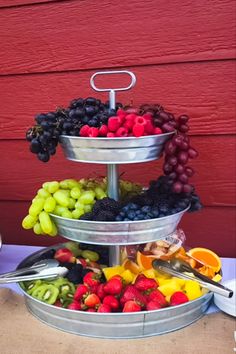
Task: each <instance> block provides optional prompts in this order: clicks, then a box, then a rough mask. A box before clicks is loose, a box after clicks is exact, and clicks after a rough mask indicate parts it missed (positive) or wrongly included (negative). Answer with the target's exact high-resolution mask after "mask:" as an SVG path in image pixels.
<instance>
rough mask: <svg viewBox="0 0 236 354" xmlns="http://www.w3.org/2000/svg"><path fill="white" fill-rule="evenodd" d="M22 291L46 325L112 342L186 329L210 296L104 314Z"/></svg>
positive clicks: (31, 258) (31, 260) (32, 259)
mask: <svg viewBox="0 0 236 354" xmlns="http://www.w3.org/2000/svg"><path fill="white" fill-rule="evenodd" d="M60 247H62V245H57V246H55V247H54V249H58V248H60ZM52 248H53V247H51V248H46V249H45V250H43V251H42V250H41V251H39V252H36V253H34V254H32V255H31V256H29V257H27V258H26V259H25V260H23V261H22V262H21V263H20V265H19V266H18V268H21V267H24V266H26V265H28V264H29V263H34V262H36V261H37V260H38V259H39V256H40V255H42V254H43V253H44V252H47V251H48V250H49V249H52ZM23 292H24V295H25V303H26V306H27V308H28V310H29V311H30V312H31V313H32V314H33V315H34V316H35V317H37V318H38V319H39V320H40V321H42V322H44V323H46V324H47V325H49V326H52V327H54V328H57V329H60V330H63V331H66V332H70V333H74V334H78V335H84V336H89V337H97V338H113V339H118V338H143V337H149V336H153V335H159V334H163V333H168V332H172V331H175V330H178V329H180V328H183V327H185V326H188V325H189V324H191V323H193V322H195V321H196V320H198V319H199V318H201V317H202V316H203V315H204V313H205V311H206V310H207V308H208V306H209V304H210V301H211V299H212V295H213V294H212V293H206V294H205V295H203V296H201V297H200V298H198V299H196V300H193V301H189V302H187V303H185V304H182V305H179V306H173V307H167V308H163V309H161V310H155V311H142V312H135V313H105V314H104V313H92V312H91V313H89V312H83V311H74V310H67V309H64V308H59V307H56V306H53V305H48V304H46V303H44V302H41V301H39V300H37V299H34V298H33V297H32V296H30V295H28V294H27V293H26V292H25V291H23Z"/></svg>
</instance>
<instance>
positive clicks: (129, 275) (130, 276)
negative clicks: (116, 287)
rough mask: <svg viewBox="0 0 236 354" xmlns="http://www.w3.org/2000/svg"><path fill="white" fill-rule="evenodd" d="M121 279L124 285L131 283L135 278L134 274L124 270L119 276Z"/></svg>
mask: <svg viewBox="0 0 236 354" xmlns="http://www.w3.org/2000/svg"><path fill="white" fill-rule="evenodd" d="M120 276H121V277H122V279H123V280H124V281H125V283H126V284H130V283H132V281H133V280H134V277H135V278H136V276H135V274H133V273H132V272H131V271H130V270H129V269H126V270H125V271H124V272H122V273H121V274H120Z"/></svg>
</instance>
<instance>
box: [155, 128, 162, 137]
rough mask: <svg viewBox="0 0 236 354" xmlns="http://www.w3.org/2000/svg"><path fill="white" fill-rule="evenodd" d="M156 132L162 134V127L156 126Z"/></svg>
mask: <svg viewBox="0 0 236 354" xmlns="http://www.w3.org/2000/svg"><path fill="white" fill-rule="evenodd" d="M154 134H155V135H158V134H162V130H161V129H160V128H158V127H156V128H155V129H154Z"/></svg>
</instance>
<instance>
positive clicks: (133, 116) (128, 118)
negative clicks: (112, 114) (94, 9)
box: [125, 113, 137, 121]
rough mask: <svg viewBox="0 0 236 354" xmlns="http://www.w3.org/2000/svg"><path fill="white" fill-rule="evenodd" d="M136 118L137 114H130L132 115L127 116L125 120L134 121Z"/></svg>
mask: <svg viewBox="0 0 236 354" xmlns="http://www.w3.org/2000/svg"><path fill="white" fill-rule="evenodd" d="M136 117H137V115H136V114H135V113H130V114H127V116H126V117H125V119H126V120H131V121H134V120H135V118H136Z"/></svg>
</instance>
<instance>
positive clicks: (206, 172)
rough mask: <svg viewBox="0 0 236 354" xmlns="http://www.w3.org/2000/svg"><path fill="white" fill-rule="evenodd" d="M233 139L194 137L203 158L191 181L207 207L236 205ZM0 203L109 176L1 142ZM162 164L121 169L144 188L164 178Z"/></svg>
mask: <svg viewBox="0 0 236 354" xmlns="http://www.w3.org/2000/svg"><path fill="white" fill-rule="evenodd" d="M235 143H236V139H235V137H234V136H215V137H214V136H212V137H201V138H200V137H193V138H192V145H193V146H194V147H195V148H196V149H197V150H198V151H199V154H200V156H199V157H198V158H197V159H196V160H193V162H192V164H191V165H192V166H193V168H194V169H195V170H196V171H197V172H196V175H195V176H194V177H193V178H192V183H193V184H195V186H196V188H197V192H198V193H199V195H200V196H201V198H202V201H203V203H204V204H205V205H210V206H224V205H227V206H232V205H236V201H235V190H236V187H235V185H236V176H235V173H236V166H235V151H236V149H235ZM0 155H1V166H3V167H4V168H3V171H2V173H1V175H0V199H1V200H31V199H32V197H33V196H34V195H35V194H36V191H37V189H39V188H40V186H41V184H42V183H43V182H45V181H52V180H55V179H56V180H63V179H65V178H83V177H88V176H96V175H106V168H105V165H97V164H84V163H75V162H70V161H68V160H66V159H65V158H64V156H63V154H62V151H61V149H60V148H58V149H57V153H56V155H55V156H54V157H53V158H52V159H51V160H50V162H49V163H46V164H44V163H42V162H40V161H38V160H37V159H36V157H35V156H34V155H33V154H32V153H30V152H29V147H28V143H27V142H25V141H1V142H0ZM162 163H163V160H160V161H153V162H149V163H145V164H132V165H121V166H120V172H125V175H124V177H123V178H126V179H129V180H131V181H137V182H140V183H142V184H144V185H147V184H148V181H149V180H151V179H155V178H157V177H158V176H159V175H161V174H162V172H161V168H162Z"/></svg>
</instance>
